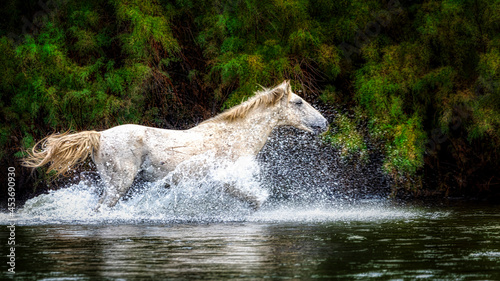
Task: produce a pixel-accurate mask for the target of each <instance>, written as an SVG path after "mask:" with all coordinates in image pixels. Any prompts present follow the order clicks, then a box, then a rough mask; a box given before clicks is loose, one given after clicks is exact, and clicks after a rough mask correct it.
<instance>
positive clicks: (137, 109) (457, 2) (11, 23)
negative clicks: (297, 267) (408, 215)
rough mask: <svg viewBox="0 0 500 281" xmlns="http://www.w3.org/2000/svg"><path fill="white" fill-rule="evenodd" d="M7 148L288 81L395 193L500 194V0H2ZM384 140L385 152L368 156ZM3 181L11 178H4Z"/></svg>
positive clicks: (2, 152) (1, 136)
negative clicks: (374, 159) (375, 162)
mask: <svg viewBox="0 0 500 281" xmlns="http://www.w3.org/2000/svg"><path fill="white" fill-rule="evenodd" d="M0 64H1V67H0V77H1V78H0V111H1V114H0V118H1V124H0V159H1V166H2V167H3V168H2V169H4V171H2V173H0V174H1V177H2V179H1V181H2V182H3V183H5V182H7V181H6V179H4V178H3V177H5V174H6V167H8V166H14V167H16V171H17V175H18V176H19V179H18V182H17V186H18V188H19V190H22V192H21V191H19V192H21V193H18V196H21V197H22V196H24V197H26V196H32V195H33V194H34V193H36V192H40V191H43V190H44V189H46V188H47V186H46V185H45V183H46V182H47V181H46V178H45V177H46V176H44V171H43V169H40V170H39V171H36V172H35V173H34V174H33V175H32V176H30V174H29V173H30V171H28V170H26V169H23V168H22V167H21V166H20V165H19V159H20V158H21V157H22V156H23V152H22V151H23V149H27V148H30V147H31V146H33V144H34V143H35V142H36V140H39V139H41V138H43V137H44V136H46V135H47V134H50V133H53V132H62V131H66V130H68V129H71V130H76V131H78V130H90V129H94V130H101V129H106V128H109V127H112V126H116V125H119V124H124V123H136V124H143V125H148V126H156V127H162V128H185V127H188V126H191V125H193V124H195V123H196V122H199V121H200V120H203V119H205V118H208V117H210V116H213V115H214V114H216V113H218V112H220V111H221V110H223V109H224V108H228V107H230V106H233V105H235V104H238V103H240V102H241V100H242V99H244V98H245V97H248V96H249V95H250V94H251V93H253V91H254V90H256V89H257V87H258V86H257V85H264V86H272V85H274V84H277V83H279V82H281V81H283V80H284V79H291V80H292V83H293V86H294V90H295V91H296V92H299V91H301V93H300V94H301V95H302V96H303V97H305V98H306V99H307V100H309V101H311V102H315V103H322V106H323V107H326V108H330V109H332V110H336V112H338V114H337V115H336V118H335V119H334V122H333V124H332V127H331V131H330V132H329V133H328V134H327V135H326V136H325V141H326V142H328V143H330V144H331V145H332V146H333V147H335V148H336V149H338V151H339V152H340V154H341V155H342V157H345V158H346V159H350V161H369V159H370V158H371V156H370V155H372V154H373V153H379V154H381V155H383V162H382V163H381V165H382V167H383V170H384V171H385V173H387V175H389V177H390V178H391V179H392V182H393V184H392V192H393V194H402V193H404V194H411V195H413V196H421V195H437V196H441V197H443V196H465V197H467V198H473V197H488V198H494V197H495V196H496V197H499V196H500V176H499V174H498V171H500V169H499V168H500V163H499V159H500V158H499V154H500V150H499V149H500V1H498V0H494V1H487V0H447V1H432V0H428V1H401V2H399V1H397V0H389V1H373V0H368V1H361V0H352V1H351V0H349V1H347V0H345V1H343V0H340V1H330V0H318V1H307V0H295V1H287V0H285V1H257V0H229V1H190V0H177V1H166V0H163V1H162V0H157V1H138V0H135V1H134V0H128V1H123V0H108V1H97V0H86V1H66V0H50V1H44V0H37V1H35V0H23V1H20V0H3V1H1V4H0ZM375 151H376V152H375ZM4 186H6V185H4Z"/></svg>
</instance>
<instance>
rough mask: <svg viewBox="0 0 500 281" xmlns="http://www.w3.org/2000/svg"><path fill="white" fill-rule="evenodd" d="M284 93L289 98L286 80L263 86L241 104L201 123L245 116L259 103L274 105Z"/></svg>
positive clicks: (231, 119)
mask: <svg viewBox="0 0 500 281" xmlns="http://www.w3.org/2000/svg"><path fill="white" fill-rule="evenodd" d="M285 94H286V95H287V96H288V98H290V96H291V90H290V88H289V82H288V81H285V82H284V83H282V84H281V85H279V86H277V87H275V88H272V89H268V88H263V89H262V90H260V91H257V92H255V95H254V96H252V97H251V98H250V99H248V100H247V101H245V102H243V103H242V104H239V105H236V106H234V107H232V108H230V109H228V110H226V111H224V112H222V113H221V114H219V115H217V116H215V117H213V118H210V119H208V120H206V121H204V122H203V123H208V122H220V121H226V122H227V121H229V122H232V121H234V120H237V119H241V118H245V117H246V116H247V114H248V113H249V112H250V111H252V110H253V109H255V108H258V107H259V106H261V105H264V106H266V107H270V106H274V105H276V103H277V102H278V101H280V100H281V99H282V98H283V96H284V95H285Z"/></svg>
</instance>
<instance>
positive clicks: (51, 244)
mask: <svg viewBox="0 0 500 281" xmlns="http://www.w3.org/2000/svg"><path fill="white" fill-rule="evenodd" d="M499 211H500V208H499V207H495V206H476V205H474V206H472V205H465V206H451V207H449V206H448V207H411V206H394V205H393V204H390V203H387V202H384V201H370V202H357V203H350V204H347V203H344V204H338V205H335V204H333V205H331V206H322V207H319V206H313V207H309V208H308V207H307V206H302V207H293V206H280V205H274V206H272V205H270V206H268V207H267V208H264V209H263V210H261V211H258V212H255V213H251V212H249V213H248V214H244V215H243V216H242V217H240V219H239V220H236V221H232V220H230V219H228V220H224V219H220V220H206V221H202V220H199V221H192V220H191V221H189V220H169V219H166V218H160V219H158V220H144V219H140V220H127V219H123V220H117V218H116V217H107V218H106V219H103V220H99V219H97V218H94V219H93V220H92V219H89V218H86V219H85V221H82V220H74V221H69V220H64V219H63V220H53V221H48V220H45V221H43V220H40V218H38V219H31V220H30V219H27V218H24V219H23V218H21V219H20V220H19V221H18V224H19V225H18V226H17V228H16V241H18V243H17V246H16V251H17V259H16V264H17V266H16V272H17V273H16V274H15V277H16V278H18V279H20V280H22V279H26V280H130V279H149V278H158V279H174V278H179V279H209V280H220V279H264V278H271V279H334V280H335V279H337V280H368V279H373V280H414V279H428V280H500V223H499V222H500V220H499V219H500V212H499ZM4 218H5V217H4ZM4 237H5V236H4ZM3 240H5V239H3ZM5 241H6V240H5ZM3 244H5V243H3ZM9 276H10V275H8V274H7V273H6V270H3V271H2V273H0V277H1V279H4V278H6V277H9Z"/></svg>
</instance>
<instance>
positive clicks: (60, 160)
mask: <svg viewBox="0 0 500 281" xmlns="http://www.w3.org/2000/svg"><path fill="white" fill-rule="evenodd" d="M100 136H101V133H99V132H96V131H83V132H80V133H75V134H70V133H68V132H66V133H63V134H52V135H50V136H48V137H45V138H44V139H42V140H41V141H39V142H38V143H37V144H35V146H33V148H32V150H31V151H27V152H28V157H26V158H24V159H23V163H22V164H23V166H26V167H30V168H38V167H41V166H43V165H46V164H48V163H50V166H49V169H48V170H47V173H48V172H50V171H52V170H55V171H56V172H57V174H56V176H59V175H64V174H66V173H67V172H68V170H70V169H71V168H72V167H73V166H75V165H76V164H78V163H81V162H83V161H84V160H85V159H87V157H88V156H89V155H90V154H92V153H95V152H97V150H98V149H99V142H100ZM38 147H40V148H38Z"/></svg>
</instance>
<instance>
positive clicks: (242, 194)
mask: <svg viewBox="0 0 500 281" xmlns="http://www.w3.org/2000/svg"><path fill="white" fill-rule="evenodd" d="M223 189H224V191H225V192H227V193H229V194H231V195H232V196H234V197H236V198H238V199H239V200H241V201H243V202H247V203H248V204H250V206H251V207H252V208H253V209H254V210H255V211H257V210H258V209H260V207H261V206H262V204H263V203H264V202H265V201H266V199H267V197H268V193H267V192H266V191H265V190H258V191H257V190H249V189H246V188H238V187H237V186H236V185H235V184H232V183H224V184H223Z"/></svg>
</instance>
